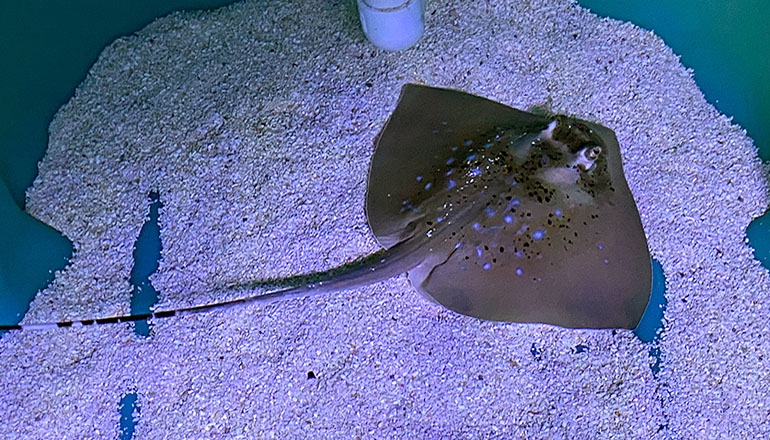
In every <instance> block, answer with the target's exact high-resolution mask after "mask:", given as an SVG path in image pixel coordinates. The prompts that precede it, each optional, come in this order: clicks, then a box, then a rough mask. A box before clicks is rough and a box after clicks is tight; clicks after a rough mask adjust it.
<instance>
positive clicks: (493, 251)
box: [0, 84, 651, 330]
mask: <svg viewBox="0 0 770 440" xmlns="http://www.w3.org/2000/svg"><path fill="white" fill-rule="evenodd" d="M375 143H376V148H375V152H374V154H373V157H372V162H371V166H370V168H369V175H368V186H367V194H366V214H367V220H368V223H369V226H370V228H371V230H372V233H373V234H374V236H375V237H376V239H377V241H378V242H379V243H380V244H381V245H382V246H383V249H382V250H380V251H378V252H375V253H373V254H371V255H369V256H366V257H363V258H359V259H358V260H356V261H353V262H352V263H348V264H345V265H342V266H339V267H337V268H333V269H330V270H326V271H322V272H316V273H311V274H304V275H299V276H294V277H288V278H282V279H273V280H262V281H257V282H251V283H243V284H238V285H231V286H229V287H230V288H238V289H252V290H253V289H265V288H269V289H272V290H268V292H267V293H262V294H259V295H255V296H248V297H244V298H237V299H233V300H227V301H222V302H216V303H211V304H203V305H197V306H191V307H183V308H177V309H173V310H161V311H155V312H150V313H146V314H136V315H123V316H112V317H106V318H99V319H86V320H79V321H62V322H57V323H41V324H24V325H3V326H0V330H9V329H40V328H52V327H68V326H72V325H90V324H101V323H117V322H130V321H138V320H144V319H149V318H164V317H169V316H180V315H185V314H190V313H197V312H203V311H209V310H214V309H224V308H229V307H236V306H243V305H245V304H250V303H257V302H260V303H266V302H272V301H275V300H279V299H289V298H294V297H299V296H306V295H309V294H320V293H325V292H330V291H338V290H344V289H350V288H354V287H359V286H363V285H367V284H371V283H374V282H377V281H382V280H384V279H388V278H391V277H393V276H396V275H399V274H402V273H405V272H406V273H408V276H409V280H410V282H411V283H412V285H413V286H414V287H415V288H416V290H418V291H419V292H420V293H422V294H423V295H424V296H425V297H427V298H429V299H431V300H433V301H435V302H438V303H440V304H442V305H443V306H445V307H447V308H448V309H450V310H453V311H455V312H458V313H461V314H464V315H468V316H473V317H476V318H480V319H485V320H495V321H512V322H534V323H547V324H553V325H558V326H562V327H569V328H634V327H635V326H636V324H637V323H638V322H639V319H640V318H641V316H642V313H643V311H644V308H645V306H646V304H647V301H648V299H649V294H650V284H651V268H650V256H649V251H648V249H647V241H646V237H645V235H644V231H643V228H642V224H641V220H640V217H639V213H638V210H637V208H636V205H635V203H634V200H633V196H632V194H631V192H630V189H629V188H628V184H627V183H626V180H625V177H624V175H623V170H622V161H621V156H620V147H619V145H618V142H617V138H616V137H615V134H614V133H613V132H612V130H610V129H608V128H606V127H603V126H601V125H598V124H595V123H591V122H588V121H583V120H580V119H577V118H573V117H568V116H564V115H554V116H549V115H542V114H534V113H529V112H525V111H521V110H517V109H514V108H512V107H509V106H506V105H504V104H501V103H497V102H494V101H491V100H489V99H486V98H482V97H479V96H476V95H472V94H469V93H466V92H462V91H459V90H454V89H446V88H438V87H430V86H424V85H419V84H405V85H404V86H403V88H402V90H401V95H400V97H399V100H398V104H397V105H396V108H395V110H394V111H393V113H392V114H391V116H390V118H389V119H388V121H387V122H386V123H385V125H384V126H383V128H382V130H381V131H380V133H379V134H378V135H377V137H376V139H375Z"/></svg>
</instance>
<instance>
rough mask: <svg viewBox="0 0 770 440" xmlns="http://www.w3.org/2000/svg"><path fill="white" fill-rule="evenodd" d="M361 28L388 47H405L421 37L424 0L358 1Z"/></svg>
mask: <svg viewBox="0 0 770 440" xmlns="http://www.w3.org/2000/svg"><path fill="white" fill-rule="evenodd" d="M357 1H358V13H359V15H360V17H361V28H362V29H363V30H364V34H365V35H366V38H368V39H369V41H371V42H372V44H374V45H375V46H377V47H379V48H381V49H386V50H402V49H406V48H408V47H410V46H412V45H414V44H415V43H416V42H417V40H419V39H420V37H421V36H422V32H423V29H424V26H425V25H424V23H425V19H424V18H423V16H424V13H425V0H357Z"/></svg>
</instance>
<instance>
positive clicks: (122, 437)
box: [118, 393, 139, 440]
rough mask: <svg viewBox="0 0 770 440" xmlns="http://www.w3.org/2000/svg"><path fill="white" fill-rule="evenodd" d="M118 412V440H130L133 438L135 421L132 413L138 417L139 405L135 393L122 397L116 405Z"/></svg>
mask: <svg viewBox="0 0 770 440" xmlns="http://www.w3.org/2000/svg"><path fill="white" fill-rule="evenodd" d="M118 411H119V412H120V431H119V432H120V434H119V435H118V440H131V439H133V438H134V428H135V427H136V422H137V420H136V419H135V418H134V412H136V414H137V416H138V415H139V404H138V402H137V394H136V393H128V394H126V395H124V396H123V397H122V398H121V399H120V402H119V403H118Z"/></svg>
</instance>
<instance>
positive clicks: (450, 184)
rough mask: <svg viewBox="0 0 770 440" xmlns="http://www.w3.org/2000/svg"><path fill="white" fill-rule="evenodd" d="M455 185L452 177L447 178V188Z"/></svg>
mask: <svg viewBox="0 0 770 440" xmlns="http://www.w3.org/2000/svg"><path fill="white" fill-rule="evenodd" d="M455 185H457V182H456V181H455V180H454V179H449V180H447V181H446V187H447V189H451V188H454V187H455Z"/></svg>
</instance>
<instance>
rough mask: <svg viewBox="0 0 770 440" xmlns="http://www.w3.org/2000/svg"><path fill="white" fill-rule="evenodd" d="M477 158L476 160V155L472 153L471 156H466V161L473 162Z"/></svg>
mask: <svg viewBox="0 0 770 440" xmlns="http://www.w3.org/2000/svg"><path fill="white" fill-rule="evenodd" d="M475 158H476V153H471V154H469V155H467V156H465V160H466V161H468V160H473V159H475Z"/></svg>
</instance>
